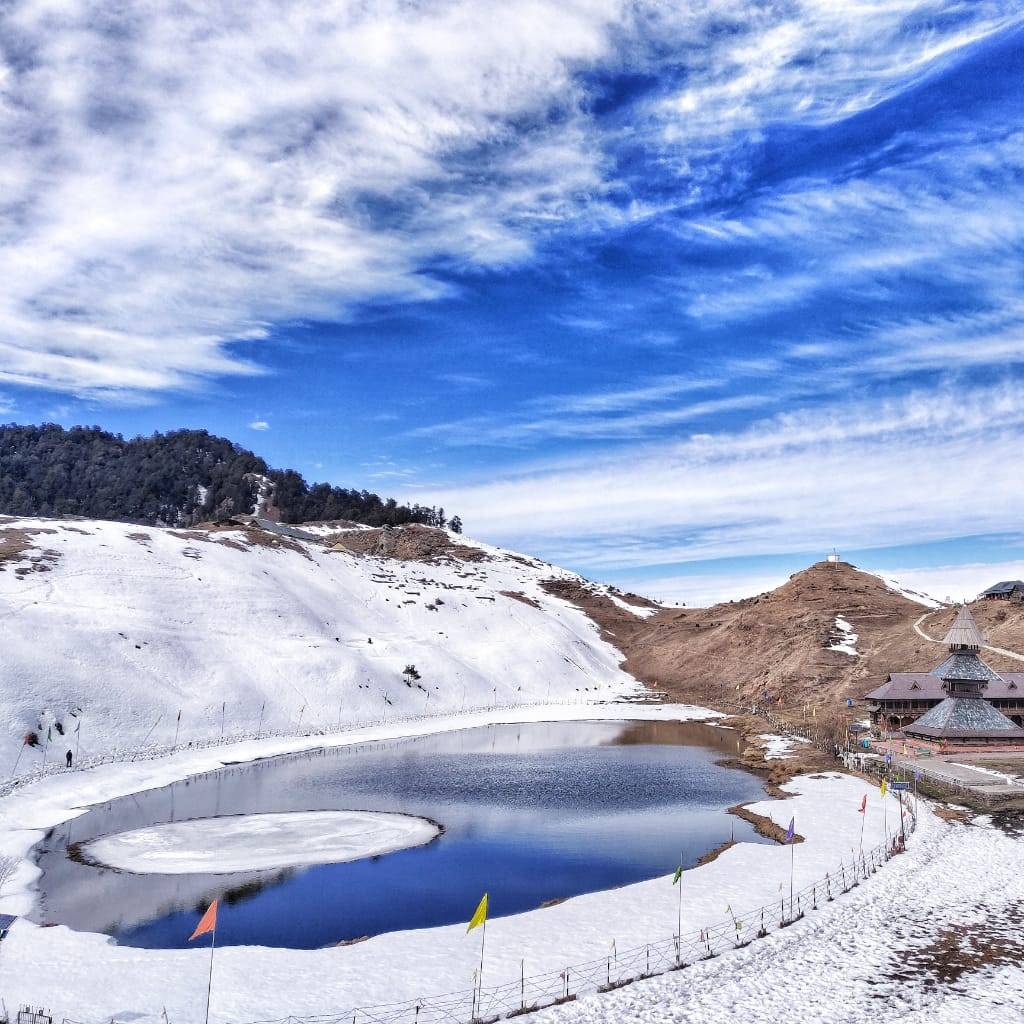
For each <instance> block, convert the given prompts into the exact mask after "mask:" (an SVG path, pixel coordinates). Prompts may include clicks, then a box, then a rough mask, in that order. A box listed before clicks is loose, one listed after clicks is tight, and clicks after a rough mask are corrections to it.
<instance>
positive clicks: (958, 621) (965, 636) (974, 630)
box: [942, 604, 985, 651]
mask: <svg viewBox="0 0 1024 1024" xmlns="http://www.w3.org/2000/svg"><path fill="white" fill-rule="evenodd" d="M942 642H943V643H944V644H948V645H949V649H950V650H951V651H980V650H981V648H982V647H984V646H985V639H984V637H983V636H982V635H981V630H979V629H978V626H977V624H976V623H975V621H974V616H973V615H971V610H970V608H968V607H967V605H965V604H964V605H961V606H960V611H958V612H957V613H956V618H955V619H954V620H953V625H952V626H950V627H949V632H948V633H947V634H946V637H945V639H944V640H943V641H942Z"/></svg>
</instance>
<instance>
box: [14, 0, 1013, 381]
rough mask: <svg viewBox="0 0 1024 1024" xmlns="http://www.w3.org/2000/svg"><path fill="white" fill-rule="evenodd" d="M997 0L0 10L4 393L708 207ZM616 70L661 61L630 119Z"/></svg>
mask: <svg viewBox="0 0 1024 1024" xmlns="http://www.w3.org/2000/svg"><path fill="white" fill-rule="evenodd" d="M1018 14H1019V12H1016V11H1015V6H1014V5H1013V4H1011V3H1008V2H1007V3H999V2H995V0H988V2H980V3H976V4H972V5H970V6H969V7H957V8H955V9H953V10H949V9H947V7H946V5H944V4H940V3H937V2H929V0H885V2H882V0H864V2H861V3H858V4H855V5H849V4H832V3H824V2H820V0H803V2H798V3H794V4H786V5H783V4H767V5H761V6H759V7H754V8H751V6H750V5H749V4H745V3H739V2H738V0H714V2H711V3H708V4H704V5H697V6H693V5H690V6H679V5H675V6H665V5H663V4H659V3H656V2H654V0H651V2H649V3H647V2H641V3H639V4H627V3H625V2H624V0H623V2H612V3H598V2H596V0H575V2H572V3H561V2H559V3H556V2H554V0H511V2H503V3H490V2H478V0H474V2H470V0H454V2H450V3H440V2H437V3H432V2H424V3H414V4H408V3H402V2H399V0H377V2H375V3H373V4H355V3H348V2H344V0H333V2H329V3H326V4H284V3H280V2H274V0H256V2H254V3H250V4H246V5H244V6H238V5H226V6H225V5H212V6H210V5H208V6H205V7H196V6H192V7H188V6H185V7H182V6H181V5H180V4H173V3H170V2H169V0H167V2H164V0H158V2H155V3H150V4H145V5H143V4H138V5H136V4H128V5H122V6H120V7H118V8H116V9H113V8H110V7H109V5H106V6H104V5H102V4H98V3H94V2H90V0H73V2H71V3H68V4H66V5H64V6H63V7H61V8H60V9H59V11H58V10H57V9H54V8H52V7H50V6H48V5H45V4H44V5H39V4H31V3H28V2H25V0H15V2H13V3H10V4H8V5H6V6H5V8H4V11H3V14H2V16H0V54H2V56H0V60H2V64H0V83H2V89H0V145H2V148H3V154H4V156H3V159H2V161H0V212H2V215H3V228H2V235H0V275H2V276H3V280H4V289H3V292H2V295H0V380H6V381H8V382H10V383H12V384H16V385H22V386H29V387H42V388H46V389H50V390H56V391H66V392H73V393H76V394H81V395H86V396H92V397H98V398H102V399H105V400H111V399H115V398H116V399H121V400H123V399H125V398H132V397H135V398H137V397H139V396H145V395H150V394H154V393H160V392H163V391H168V390H182V389H191V388H195V387H197V386H198V385H199V384H200V382H201V381H202V380H204V379H206V378H209V377H217V376H224V375H232V374H250V375H251V374H256V373H259V372H262V366H263V362H262V360H261V359H260V353H261V346H262V345H265V344H266V343H267V340H268V339H269V338H272V336H273V334H274V331H275V329H276V328H277V327H279V326H280V325H282V324H287V323H289V322H291V321H293V320H295V319H310V320H327V321H331V320H334V321H338V320H344V319H346V318H349V317H351V316H353V315H355V311H357V310H358V308H359V305H360V304H361V303H363V302H366V301H371V300H373V301H380V300H387V301H389V302H392V303H402V302H406V301H422V300H430V299H432V298H436V297H438V296H441V295H444V294H447V293H448V292H449V290H450V289H451V287H452V286H451V283H450V281H451V278H450V275H449V274H447V273H444V272H443V271H452V270H463V271H465V270H479V269H493V268H499V267H507V266H510V265H515V264H517V263H521V262H523V261H528V260H530V259H532V258H533V257H534V254H535V252H536V247H537V243H538V240H539V239H543V238H546V237H549V236H551V235H553V234H557V233H560V232H562V233H565V232H568V233H583V234H587V233H600V232H604V231H609V230H615V229H618V228H620V227H622V226H624V225H630V224H634V223H637V222H641V221H643V220H645V219H647V218H650V217H652V216H655V215H657V214H658V213H659V212H661V211H665V210H673V209H676V208H688V207H690V206H692V205H695V204H699V203H700V202H702V201H703V200H705V199H707V198H708V197H715V196H719V195H727V194H729V192H730V190H731V189H732V188H734V186H735V185H736V183H737V182H741V181H743V180H744V179H745V177H746V175H747V173H748V170H749V161H748V160H747V159H746V158H745V153H746V152H747V150H748V148H749V147H750V146H756V145H757V142H758V139H759V137H760V133H762V132H763V131H764V130H765V128H766V127H767V126H769V125H771V124H773V123H775V122H778V121H780V120H781V121H785V122H788V123H792V124H804V125H816V124H821V123H825V122H828V121H830V120H836V119H839V118H843V117H847V116H849V115H850V114H851V113H855V112H857V111H862V110H865V109H869V108H871V107H872V106H873V105H876V104H878V103H880V102H882V101H883V100H885V99H886V98H888V97H890V96H891V95H893V94H894V92H896V91H898V90H899V89H900V88H905V87H906V86H907V85H908V84H911V83H913V82H915V81H917V80H918V79H919V78H920V77H921V76H922V75H924V74H927V73H930V72H933V71H934V70H935V69H936V68H938V67H941V66H942V64H943V62H945V61H948V60H950V59H952V58H953V56H954V55H955V54H957V53H958V52H960V51H961V50H962V49H963V48H965V47H968V46H970V45H972V44H975V43H977V41H979V40H983V39H984V38H985V37H986V36H987V35H989V34H991V33H993V32H995V31H997V30H999V29H1001V28H1003V29H1004V28H1006V26H1007V25H1009V24H1011V22H1012V18H1013V17H1014V16H1016V15H1018ZM680 68H685V70H686V74H685V84H684V85H682V86H674V85H672V84H671V79H672V76H673V74H675V75H676V77H677V78H678V77H680V76H679V69H680ZM624 70H629V71H630V72H634V71H640V72H647V73H650V74H654V75H658V74H662V75H664V76H665V78H666V84H665V85H664V86H663V87H661V88H659V89H656V90H654V92H653V95H652V97H651V98H650V99H649V100H646V101H644V102H641V103H638V104H637V106H636V110H635V112H634V113H635V116H633V117H632V118H631V119H630V121H631V127H630V130H629V132H628V133H623V131H622V129H621V126H619V125H616V124H611V125H606V124H605V123H604V122H603V121H602V120H601V118H600V116H599V114H598V113H597V112H596V110H595V107H594V104H593V102H592V101H593V99H594V95H593V94H592V79H593V78H594V77H595V76H600V75H601V74H616V73H620V72H622V71H624ZM625 145H628V146H631V147H633V148H635V149H639V150H640V151H642V152H643V153H644V154H645V160H646V161H648V163H649V164H650V165H652V166H655V165H656V166H657V167H659V168H660V169H661V170H662V172H663V173H664V175H665V180H663V181H662V182H661V183H660V185H661V191H662V194H661V195H659V196H657V197H655V196H652V195H650V194H648V192H649V190H648V189H646V188H641V187H639V186H638V185H637V182H636V181H634V180H633V177H632V176H631V174H630V173H629V172H628V171H626V170H624V168H623V166H621V165H620V162H619V161H618V160H617V156H618V154H619V151H620V149H621V147H623V146H625ZM704 227H705V230H706V232H708V233H712V234H713V233H714V232H715V231H719V232H721V231H723V230H726V229H727V228H726V226H723V225H722V224H714V223H712V222H710V221H709V222H707V223H706V224H705V225H704ZM798 283H799V281H798V278H797V277H793V278H791V279H790V281H789V285H790V287H793V286H794V285H795V284H798ZM765 287H766V288H767V287H768V286H767V285H765ZM808 287H813V282H812V283H810V284H809V285H808ZM751 294H752V293H751ZM773 294H774V296H775V299H773V301H777V299H778V294H779V293H778V291H777V290H776V291H775V292H774V293H773ZM718 301H719V302H721V297H719V300H718ZM706 302H707V303H708V304H707V306H706V307H705V308H706V309H707V310H708V311H709V312H711V311H713V310H714V309H715V308H716V307H715V305H714V298H713V296H710V295H709V297H708V298H707V300H706ZM748 308H753V307H749V306H748ZM651 337H652V338H656V339H658V338H661V339H663V337H664V336H663V335H659V334H658V333H657V332H655V333H654V334H652V335H651ZM659 343H660V342H659Z"/></svg>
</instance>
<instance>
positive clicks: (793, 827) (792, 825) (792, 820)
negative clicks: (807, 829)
mask: <svg viewBox="0 0 1024 1024" xmlns="http://www.w3.org/2000/svg"><path fill="white" fill-rule="evenodd" d="M795 834H796V818H790V819H789V830H788V831H787V832H786V842H787V843H791V842H793V836H794V835H795Z"/></svg>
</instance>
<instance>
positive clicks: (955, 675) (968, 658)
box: [932, 650, 1002, 685]
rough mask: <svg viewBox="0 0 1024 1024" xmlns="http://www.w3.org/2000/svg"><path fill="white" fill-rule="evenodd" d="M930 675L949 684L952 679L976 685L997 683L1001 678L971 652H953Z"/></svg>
mask: <svg viewBox="0 0 1024 1024" xmlns="http://www.w3.org/2000/svg"><path fill="white" fill-rule="evenodd" d="M932 675H933V676H938V677H939V678H940V679H944V680H945V681H946V682H949V681H951V680H954V679H958V680H967V681H970V682H976V683H985V684H986V685H988V684H989V683H998V682H1001V681H1002V676H1000V675H999V673H998V672H997V671H996V670H995V669H993V668H989V667H988V665H986V664H985V662H983V661H982V660H981V658H980V657H979V656H978V655H977V654H975V653H974V652H973V651H962V650H961V651H954V652H953V653H952V654H951V655H950V656H949V657H948V658H947V659H946V660H945V661H944V662H943V663H942V664H941V665H939V666H938V667H937V668H933V669H932Z"/></svg>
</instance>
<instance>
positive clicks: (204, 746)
mask: <svg viewBox="0 0 1024 1024" xmlns="http://www.w3.org/2000/svg"><path fill="white" fill-rule="evenodd" d="M604 703H607V702H606V701H593V700H587V699H584V698H575V699H565V700H561V701H558V702H557V704H558V706H561V705H564V704H579V705H588V704H604ZM615 703H623V704H626V705H627V706H628V703H630V702H628V701H622V700H621V699H620V700H617V701H615ZM636 703H642V702H639V701H638V702H636ZM551 705H552V702H550V701H546V700H545V701H539V700H538V701H517V702H516V703H514V704H480V705H474V706H470V707H466V706H465V705H463V706H462V707H460V708H457V709H446V710H444V711H438V712H436V713H433V714H431V713H427V712H418V713H411V714H394V715H385V716H383V717H381V716H379V715H369V716H364V717H362V718H357V719H349V720H345V721H338V722H336V723H331V724H330V725H313V724H308V725H303V726H297V727H295V728H292V729H279V728H273V727H271V726H267V727H264V728H262V729H260V728H257V729H249V730H240V731H235V732H231V733H224V735H223V736H209V737H205V738H203V739H193V740H189V741H182V742H181V743H139V744H133V745H125V746H120V747H111V748H110V749H109V750H106V751H102V752H99V753H95V754H85V755H82V756H81V757H76V758H75V759H74V762H73V763H72V765H71V766H70V767H67V766H65V763H64V761H63V759H61V758H60V757H57V758H56V759H55V760H53V761H48V762H46V763H45V764H37V765H32V766H31V767H29V768H27V769H25V770H24V771H22V772H20V773H18V774H17V775H13V776H12V777H11V778H8V779H5V780H4V781H2V782H0V798H2V797H5V796H8V795H10V794H11V793H13V792H14V791H15V790H17V789H20V788H21V787H22V786H27V785H30V784H31V783H33V782H38V781H39V780H40V779H45V778H49V777H50V776H51V775H67V774H69V773H70V772H83V771H88V770H89V769H90V768H98V767H100V766H101V765H105V764H114V763H115V762H118V763H125V762H136V761H155V760H158V759H159V758H162V757H168V756H170V755H171V754H178V753H181V752H183V751H189V750H209V749H210V748H212V747H227V746H231V745H233V744H235V743H245V742H248V741H251V740H273V739H289V738H294V737H316V736H336V735H339V734H341V733H346V732H352V731H357V730H359V729H369V728H379V727H382V726H387V725H415V724H416V723H419V722H427V721H434V720H436V719H438V718H444V717H447V716H449V715H458V716H460V717H462V716H471V715H478V714H484V713H492V714H493V713H494V712H500V711H514V710H520V709H522V708H529V707H548V706H551ZM61 738H62V739H63V740H65V741H68V740H69V735H68V734H67V733H64V734H62V736H61ZM53 746H54V747H57V746H58V744H56V743H54V744H53Z"/></svg>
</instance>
